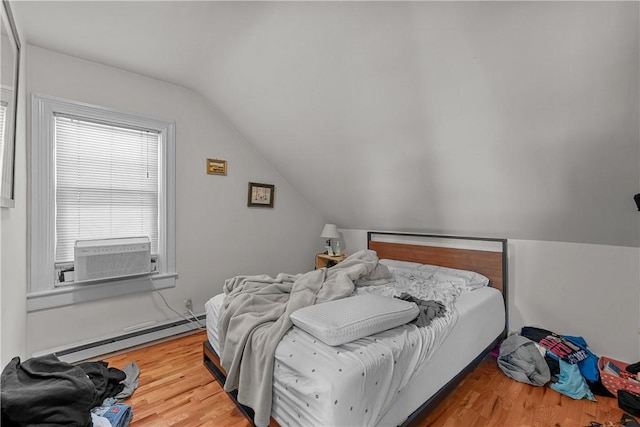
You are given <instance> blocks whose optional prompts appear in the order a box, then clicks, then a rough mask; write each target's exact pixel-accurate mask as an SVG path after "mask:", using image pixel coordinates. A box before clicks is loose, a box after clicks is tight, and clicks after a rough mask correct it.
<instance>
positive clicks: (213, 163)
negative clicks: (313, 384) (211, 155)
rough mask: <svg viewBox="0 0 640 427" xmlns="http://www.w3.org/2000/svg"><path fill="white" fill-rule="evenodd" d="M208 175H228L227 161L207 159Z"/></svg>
mask: <svg viewBox="0 0 640 427" xmlns="http://www.w3.org/2000/svg"><path fill="white" fill-rule="evenodd" d="M207 173H208V174H209V175H226V174H227V161H226V160H220V159H207Z"/></svg>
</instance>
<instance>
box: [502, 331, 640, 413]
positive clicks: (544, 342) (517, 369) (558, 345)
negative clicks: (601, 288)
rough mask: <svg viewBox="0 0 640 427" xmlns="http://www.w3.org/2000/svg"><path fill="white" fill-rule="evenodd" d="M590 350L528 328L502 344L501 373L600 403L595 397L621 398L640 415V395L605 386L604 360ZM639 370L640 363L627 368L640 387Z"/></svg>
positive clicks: (621, 403) (580, 341)
mask: <svg viewBox="0 0 640 427" xmlns="http://www.w3.org/2000/svg"><path fill="white" fill-rule="evenodd" d="M587 347H588V346H587V342H586V341H585V340H584V338H582V337H577V336H570V335H558V334H556V333H555V332H551V331H548V330H546V329H541V328H535V327H530V326H525V327H523V328H522V329H521V331H520V334H516V335H511V336H509V337H508V338H507V339H506V340H504V341H503V342H502V343H501V344H500V352H499V354H498V360H497V362H498V367H499V368H500V370H502V372H503V373H504V374H505V375H507V376H508V377H509V378H512V379H514V380H516V381H520V382H523V383H527V384H531V385H535V386H544V385H547V384H549V387H550V388H551V389H553V390H556V391H558V392H559V393H562V394H565V395H567V396H569V397H571V398H573V399H583V398H586V399H589V400H596V398H595V395H598V396H608V397H617V398H618V404H619V406H620V408H622V409H624V410H625V411H626V412H630V413H631V414H633V415H636V416H640V395H637V394H635V393H630V392H628V391H626V390H622V389H620V390H617V389H616V390H611V383H610V382H609V381H606V382H605V384H603V381H602V375H605V374H606V371H604V370H603V371H602V375H601V370H600V367H599V364H598V361H599V359H600V358H599V357H598V356H597V355H595V354H594V353H592V352H591V351H590V350H589V349H588V348H587ZM603 360H607V359H606V358H603ZM613 368H614V369H618V370H619V368H615V367H613ZM639 371H640V362H638V363H636V364H633V365H628V366H626V371H625V374H628V378H630V379H634V380H637V381H638V384H639V385H640V375H638V372H639ZM607 385H608V386H609V387H607ZM612 391H613V392H615V394H616V395H617V396H616V395H614V394H613V393H612ZM630 396H631V397H630ZM634 408H635V409H637V411H636V410H634Z"/></svg>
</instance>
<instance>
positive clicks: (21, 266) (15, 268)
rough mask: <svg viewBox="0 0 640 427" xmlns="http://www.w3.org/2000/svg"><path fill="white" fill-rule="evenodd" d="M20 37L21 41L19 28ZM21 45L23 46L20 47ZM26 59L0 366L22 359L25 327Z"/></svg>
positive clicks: (3, 271)
mask: <svg viewBox="0 0 640 427" xmlns="http://www.w3.org/2000/svg"><path fill="white" fill-rule="evenodd" d="M18 32H19V37H20V39H21V40H24V38H23V37H22V34H21V33H20V27H18ZM23 48H24V46H23ZM25 77H26V58H25V55H24V53H23V54H22V56H21V58H20V76H19V77H18V85H19V87H18V110H17V112H16V113H17V116H16V119H17V129H16V151H15V178H14V179H15V181H14V184H15V207H14V208H12V209H7V208H2V209H0V217H1V219H0V365H2V367H4V366H5V365H6V364H7V362H9V360H11V358H12V357H14V356H19V357H22V358H24V357H25V356H26V354H27V350H26V342H27V340H26V335H27V332H26V329H27V314H26V311H27V309H26V307H27V300H26V290H27V287H26V283H27V259H26V253H27V240H26V235H27V175H26V151H27V148H26V147H27V144H26V103H25V99H26V98H25V96H24V93H25V89H26V80H25Z"/></svg>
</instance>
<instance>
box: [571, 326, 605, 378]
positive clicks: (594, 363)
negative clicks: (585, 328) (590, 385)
mask: <svg viewBox="0 0 640 427" xmlns="http://www.w3.org/2000/svg"><path fill="white" fill-rule="evenodd" d="M562 338H564V339H566V340H567V341H571V342H572V343H574V344H575V345H578V346H580V347H582V348H583V349H584V350H585V351H586V352H587V355H588V357H587V358H586V359H584V360H581V361H580V362H578V368H580V373H581V374H582V376H583V377H585V378H586V379H587V380H588V381H591V382H595V381H598V380H599V379H600V370H599V369H598V356H596V355H595V354H593V353H592V352H591V351H590V350H589V349H588V348H587V342H586V341H585V340H584V338H582V337H572V336H570V335H562Z"/></svg>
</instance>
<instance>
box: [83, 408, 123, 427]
mask: <svg viewBox="0 0 640 427" xmlns="http://www.w3.org/2000/svg"><path fill="white" fill-rule="evenodd" d="M91 412H92V413H94V414H96V415H98V416H100V417H104V418H106V419H107V420H109V422H110V423H111V425H112V426H113V427H128V426H129V422H130V421H131V417H132V416H133V411H132V410H131V406H129V405H126V404H124V403H117V404H115V405H113V406H98V407H96V408H93V409H92V410H91Z"/></svg>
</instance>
